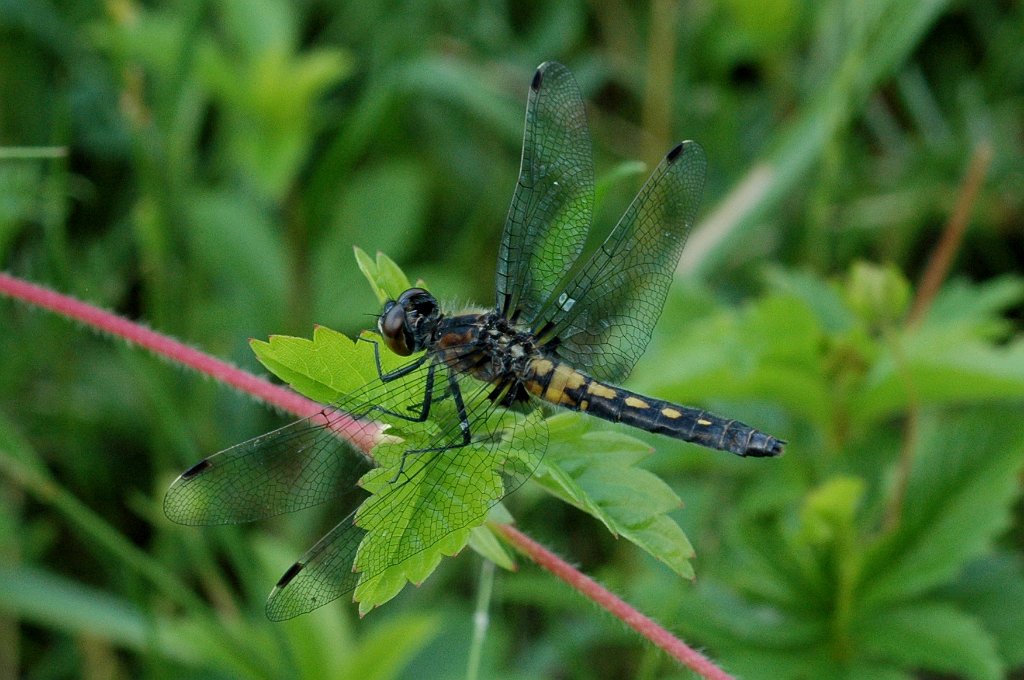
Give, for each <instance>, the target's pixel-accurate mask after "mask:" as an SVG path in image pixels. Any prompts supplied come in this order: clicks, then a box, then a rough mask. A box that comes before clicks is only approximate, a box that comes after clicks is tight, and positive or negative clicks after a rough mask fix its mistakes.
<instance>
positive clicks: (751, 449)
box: [525, 359, 785, 457]
mask: <svg viewBox="0 0 1024 680" xmlns="http://www.w3.org/2000/svg"><path fill="white" fill-rule="evenodd" d="M530 369H531V370H530V374H529V377H528V380H527V381H526V383H525V387H526V389H527V391H528V392H530V393H531V394H535V395H537V396H538V397H540V398H541V399H544V400H546V401H549V402H551V403H552V404H557V405H559V406H563V407H565V408H570V409H572V410H574V411H586V412H587V413H589V414H591V415H594V416H597V417H598V418H602V419H604V420H608V421H611V422H613V423H623V424H625V425H630V426H632V427H636V428H639V429H641V430H646V431H648V432H654V433H655V434H661V435H665V436H667V437H673V438H675V439H682V440H683V441H687V442H694V443H696V444H700V445H702V446H708V447H710V448H713V449H719V450H721V451H729V452H730V453H735V454H736V455H738V456H754V457H764V456H777V455H779V454H780V453H782V447H783V445H784V444H785V442H784V441H782V440H779V439H776V438H775V437H772V436H771V435H768V434H765V433H764V432H761V431H760V430H756V429H754V428H752V427H750V426H749V425H746V424H744V423H741V422H739V421H738V420H731V419H729V418H722V417H720V416H716V415H714V414H712V413H708V412H707V411H704V410H702V409H698V408H692V407H689V406H680V405H679V404H673V403H671V402H668V401H663V400H661V399H652V398H650V397H645V396H642V395H639V394H636V393H635V392H630V391H629V390H624V389H622V388H620V387H614V386H612V385H608V384H606V383H602V382H601V381H599V380H594V379H593V378H591V377H590V376H587V375H584V374H583V373H580V372H579V371H577V370H575V369H573V368H571V367H569V366H568V365H566V364H563V363H561V362H557V361H552V360H550V359H535V360H534V361H533V362H531V365H530Z"/></svg>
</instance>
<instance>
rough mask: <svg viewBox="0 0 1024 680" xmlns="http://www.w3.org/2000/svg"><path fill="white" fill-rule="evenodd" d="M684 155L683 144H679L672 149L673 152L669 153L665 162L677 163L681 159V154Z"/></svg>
mask: <svg viewBox="0 0 1024 680" xmlns="http://www.w3.org/2000/svg"><path fill="white" fill-rule="evenodd" d="M682 153H683V143H682V142H679V143H678V144H676V145H675V146H674V147H672V150H671V151H669V152H668V154H667V155H666V156H665V160H667V161H668V162H669V163H675V162H676V159H677V158H679V156H680V154H682Z"/></svg>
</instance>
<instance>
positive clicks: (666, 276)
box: [533, 141, 707, 382]
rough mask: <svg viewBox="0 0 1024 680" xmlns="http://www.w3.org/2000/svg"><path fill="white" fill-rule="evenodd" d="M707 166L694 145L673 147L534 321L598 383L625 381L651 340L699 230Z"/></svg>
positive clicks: (560, 352) (566, 356) (561, 352)
mask: <svg viewBox="0 0 1024 680" xmlns="http://www.w3.org/2000/svg"><path fill="white" fill-rule="evenodd" d="M706 168H707V159H706V158H705V156H704V150H703V149H702V148H701V147H700V145H699V144H697V143H696V142H689V141H688V142H683V143H681V144H679V145H678V146H676V147H675V148H673V149H672V150H671V151H670V152H669V153H668V154H667V155H666V156H665V158H664V160H662V162H661V163H660V164H659V165H658V167H657V168H656V169H655V170H654V172H653V173H652V174H651V177H650V178H649V179H648V180H647V182H646V183H645V184H644V186H643V188H642V189H641V190H640V193H639V194H637V197H636V198H635V199H633V202H632V204H630V206H629V208H628V209H627V210H626V213H625V214H624V215H623V216H622V219H620V220H619V223H618V224H617V225H616V226H615V228H614V229H613V230H612V232H611V233H610V234H609V235H608V238H607V239H606V240H605V242H604V243H603V244H601V246H600V248H598V250H597V252H595V253H594V255H593V256H592V257H591V258H590V260H588V261H587V262H586V264H584V265H583V267H582V268H580V269H579V271H578V272H577V273H576V274H575V275H574V276H573V277H572V279H570V281H569V282H568V283H567V284H566V285H565V287H564V288H563V289H562V292H561V294H560V295H559V296H558V299H557V300H556V301H555V304H554V305H549V306H548V307H547V308H546V309H545V310H544V312H543V313H542V314H541V315H540V316H539V317H538V318H537V319H536V320H534V322H533V328H534V330H535V331H541V332H542V333H543V337H542V340H547V341H550V340H551V339H552V338H558V344H557V353H558V355H559V356H561V357H562V358H564V359H565V360H566V361H568V362H569V363H570V364H572V365H573V366H574V367H575V368H578V369H580V370H583V371H584V372H586V373H588V374H590V375H592V376H593V377H595V378H598V379H599V380H607V381H610V382H621V381H622V380H623V379H624V378H625V377H626V376H627V375H628V374H629V372H630V371H631V370H632V369H633V366H634V365H635V364H636V361H637V359H639V358H640V356H641V355H642V354H643V353H644V350H645V349H646V348H647V343H648V342H649V341H650V339H651V332H652V330H653V329H654V325H655V323H656V322H657V321H658V317H659V316H660V315H661V309H662V307H663V306H664V304H665V297H666V296H667V295H668V289H669V286H670V285H671V283H672V274H673V272H674V271H675V268H676V265H677V264H678V263H679V255H680V254H681V253H682V250H683V246H684V245H685V243H686V237H687V235H688V234H689V232H690V228H691V227H692V226H693V220H694V216H695V215H696V213H697V207H698V205H699V204H700V199H701V194H702V193H703V189H704V174H705V171H706Z"/></svg>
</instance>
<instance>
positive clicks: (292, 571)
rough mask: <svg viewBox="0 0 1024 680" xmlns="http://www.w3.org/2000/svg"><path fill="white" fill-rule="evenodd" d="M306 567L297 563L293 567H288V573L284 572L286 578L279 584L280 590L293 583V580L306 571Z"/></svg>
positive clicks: (283, 577) (281, 579)
mask: <svg viewBox="0 0 1024 680" xmlns="http://www.w3.org/2000/svg"><path fill="white" fill-rule="evenodd" d="M305 567H306V565H305V564H303V563H302V562H296V563H295V564H293V565H292V566H290V567H288V571H286V572H284V576H282V577H281V578H280V580H278V582H277V587H278V588H284V587H285V586H286V585H288V584H289V583H291V582H292V579H293V578H295V577H296V576H298V574H299V572H300V571H302V570H303V569H305Z"/></svg>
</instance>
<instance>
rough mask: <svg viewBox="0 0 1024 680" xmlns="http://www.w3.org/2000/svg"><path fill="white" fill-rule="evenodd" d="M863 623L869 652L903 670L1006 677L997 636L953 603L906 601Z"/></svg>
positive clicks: (983, 678) (862, 637) (862, 632)
mask: <svg viewBox="0 0 1024 680" xmlns="http://www.w3.org/2000/svg"><path fill="white" fill-rule="evenodd" d="M859 623H860V628H859V630H856V631H855V634H857V635H858V636H859V638H860V639H859V643H860V644H861V645H862V646H863V650H864V652H865V653H867V654H868V655H869V656H873V657H875V658H882V659H886V660H888V661H890V662H891V663H893V664H895V665H896V666H898V667H901V668H910V669H926V670H931V671H940V672H951V673H958V674H963V675H965V676H966V677H969V678H977V679H978V680H989V679H992V680H998V679H999V678H1002V677H1003V664H1002V662H1001V661H1000V659H999V655H998V654H997V653H996V647H995V642H994V641H993V639H992V636H991V635H989V633H988V632H986V631H985V629H984V628H983V627H982V626H981V624H980V623H979V622H978V620H977V619H975V618H973V617H971V616H968V615H967V614H965V613H964V612H962V611H960V610H959V609H957V608H956V607H954V606H952V605H949V604H941V603H936V602H919V603H906V604H902V605H899V606H896V607H893V608H891V609H887V610H883V611H879V612H876V613H875V614H874V615H873V616H871V617H870V618H866V619H864V620H862V621H860V622H859Z"/></svg>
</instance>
